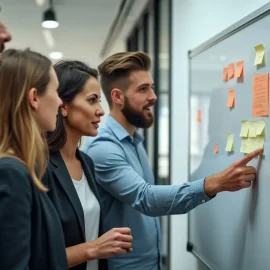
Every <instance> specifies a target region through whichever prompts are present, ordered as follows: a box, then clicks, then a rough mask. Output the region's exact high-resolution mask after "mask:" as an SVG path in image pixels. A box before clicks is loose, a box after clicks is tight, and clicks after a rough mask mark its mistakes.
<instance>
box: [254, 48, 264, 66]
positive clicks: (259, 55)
mask: <svg viewBox="0 0 270 270" xmlns="http://www.w3.org/2000/svg"><path fill="white" fill-rule="evenodd" d="M254 48H255V51H256V56H255V61H254V66H257V65H261V64H263V63H264V55H265V49H264V46H263V45H262V44H258V45H256V46H255V47H254Z"/></svg>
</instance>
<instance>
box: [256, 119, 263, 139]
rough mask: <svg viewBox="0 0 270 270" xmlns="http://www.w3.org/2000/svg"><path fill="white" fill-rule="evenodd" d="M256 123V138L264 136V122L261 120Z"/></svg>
mask: <svg viewBox="0 0 270 270" xmlns="http://www.w3.org/2000/svg"><path fill="white" fill-rule="evenodd" d="M256 122H257V128H256V136H258V135H264V129H265V122H264V120H259V121H256Z"/></svg>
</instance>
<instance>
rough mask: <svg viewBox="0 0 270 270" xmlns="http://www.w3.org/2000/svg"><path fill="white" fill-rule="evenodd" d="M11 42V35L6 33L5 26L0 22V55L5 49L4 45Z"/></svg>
mask: <svg viewBox="0 0 270 270" xmlns="http://www.w3.org/2000/svg"><path fill="white" fill-rule="evenodd" d="M10 40H11V34H10V33H9V32H8V31H7V28H6V26H5V25H4V24H3V23H2V22H0V53H1V52H2V51H3V50H4V49H5V43H6V42H9V41H10Z"/></svg>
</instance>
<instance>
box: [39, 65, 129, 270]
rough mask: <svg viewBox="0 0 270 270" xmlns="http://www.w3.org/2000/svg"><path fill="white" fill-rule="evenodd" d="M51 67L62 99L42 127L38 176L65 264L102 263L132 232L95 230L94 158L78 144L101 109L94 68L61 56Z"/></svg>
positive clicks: (81, 268)
mask: <svg viewBox="0 0 270 270" xmlns="http://www.w3.org/2000/svg"><path fill="white" fill-rule="evenodd" d="M54 69H55V71H56V74H57V77H58V80H59V88H58V95H59V97H60V98H61V99H62V101H63V104H62V106H61V107H60V109H59V112H58V116H57V127H56V129H55V131H53V132H49V133H47V142H48V146H49V151H50V162H49V165H48V167H47V174H46V176H45V177H44V179H45V181H46V183H47V185H48V188H49V192H48V194H49V197H50V198H51V201H52V202H53V204H54V206H55V208H56V209H57V211H58V214H59V216H60V219H61V222H62V228H63V231H64V237H65V243H66V253H67V258H68V264H69V267H72V269H76V270H86V269H87V270H98V269H107V260H101V259H106V258H109V257H112V256H115V255H118V254H125V253H128V252H131V251H132V249H131V241H132V236H131V232H130V229H129V228H115V229H112V230H110V231H109V232H107V233H105V234H103V235H101V236H100V233H101V231H102V224H101V219H100V216H101V210H100V202H99V195H98V192H97V187H96V184H95V179H94V177H95V172H94V164H93V162H92V160H91V158H89V157H88V156H87V155H86V154H84V153H83V152H81V151H80V150H78V144H79V142H80V140H81V138H82V136H96V135H97V132H98V131H97V129H98V125H99V122H100V118H101V117H102V116H103V115H104V112H103V109H102V107H101V105H100V86H99V83H98V74H97V71H96V70H94V69H92V68H89V67H88V66H87V65H85V64H84V63H82V62H79V61H61V62H59V63H58V64H56V65H55V66H54ZM99 236H100V237H99ZM98 237H99V238H98Z"/></svg>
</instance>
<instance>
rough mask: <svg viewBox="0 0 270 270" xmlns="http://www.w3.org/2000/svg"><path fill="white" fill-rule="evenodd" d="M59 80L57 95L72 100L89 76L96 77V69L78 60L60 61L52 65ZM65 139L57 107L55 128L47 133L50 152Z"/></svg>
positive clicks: (59, 146)
mask: <svg viewBox="0 0 270 270" xmlns="http://www.w3.org/2000/svg"><path fill="white" fill-rule="evenodd" d="M54 70H55V72H56V75H57V77H58V80H59V88H58V95H59V97H60V98H61V99H62V101H63V102H64V103H69V102H72V101H73V99H74V98H75V96H76V95H77V94H78V93H80V92H81V91H82V90H83V87H84V85H85V83H86V82H87V80H88V79H90V78H91V77H93V78H95V79H98V72H97V70H95V69H93V68H90V67H88V66H87V65H86V64H84V63H83V62H80V61H60V62H58V63H56V64H55V65H54ZM66 141H67V134H66V130H65V125H64V117H63V115H62V114H61V108H59V111H58V115H57V124H56V129H55V130H54V131H53V132H48V133H47V143H48V146H49V151H50V152H56V151H58V150H60V149H61V148H62V147H63V146H64V145H65V143H66Z"/></svg>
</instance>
